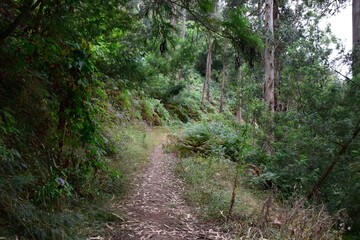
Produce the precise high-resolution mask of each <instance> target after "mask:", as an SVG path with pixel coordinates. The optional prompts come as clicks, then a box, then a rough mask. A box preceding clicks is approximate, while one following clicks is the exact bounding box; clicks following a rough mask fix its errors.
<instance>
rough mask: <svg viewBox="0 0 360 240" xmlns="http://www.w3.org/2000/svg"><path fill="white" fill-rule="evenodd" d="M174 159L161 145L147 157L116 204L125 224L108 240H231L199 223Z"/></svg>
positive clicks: (213, 228)
mask: <svg viewBox="0 0 360 240" xmlns="http://www.w3.org/2000/svg"><path fill="white" fill-rule="evenodd" d="M175 164H176V157H175V156H174V155H173V154H167V153H164V152H163V149H162V145H159V146H157V147H156V148H155V150H154V151H153V153H152V154H151V156H150V162H149V165H148V167H147V168H146V169H145V171H143V176H140V177H139V178H138V179H136V180H135V182H136V184H135V189H134V190H133V192H132V193H130V195H129V196H128V197H127V199H125V200H124V201H122V202H121V203H117V206H113V207H116V208H120V209H121V210H122V211H123V212H124V213H125V216H123V218H124V221H123V222H122V223H121V224H120V225H118V226H114V227H113V230H112V231H111V232H110V233H109V235H108V239H122V240H128V239H139V240H143V239H156V240H173V239H174V240H183V239H189V240H190V239H191V240H193V239H224V240H225V239H226V240H228V239H234V237H232V236H231V235H230V234H229V233H224V232H222V231H221V230H220V228H219V227H216V226H212V225H209V224H203V223H201V222H200V221H199V220H198V219H196V217H195V216H194V210H192V209H191V207H189V206H187V205H186V203H185V201H184V200H183V198H182V193H183V185H184V184H183V183H182V182H181V180H180V179H178V178H177V177H176V176H175V174H174V166H175Z"/></svg>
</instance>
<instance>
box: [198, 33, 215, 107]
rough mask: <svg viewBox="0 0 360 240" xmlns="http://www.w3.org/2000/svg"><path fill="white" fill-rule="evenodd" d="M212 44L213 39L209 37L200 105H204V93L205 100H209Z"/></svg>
mask: <svg viewBox="0 0 360 240" xmlns="http://www.w3.org/2000/svg"><path fill="white" fill-rule="evenodd" d="M212 46H213V40H211V39H210V41H209V46H208V53H207V58H206V72H205V80H204V85H203V91H202V97H201V107H203V106H204V102H205V95H206V100H207V101H210V77H211V65H212Z"/></svg>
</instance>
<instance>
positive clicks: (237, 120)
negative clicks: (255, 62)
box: [236, 67, 242, 123]
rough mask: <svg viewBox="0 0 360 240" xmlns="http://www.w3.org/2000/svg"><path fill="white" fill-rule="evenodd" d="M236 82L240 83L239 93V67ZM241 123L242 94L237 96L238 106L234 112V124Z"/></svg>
mask: <svg viewBox="0 0 360 240" xmlns="http://www.w3.org/2000/svg"><path fill="white" fill-rule="evenodd" d="M237 81H238V83H240V91H241V86H242V84H241V67H238V74H237ZM241 121H242V93H241V92H240V94H239V105H238V108H237V110H236V122H237V123H241Z"/></svg>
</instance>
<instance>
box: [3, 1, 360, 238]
mask: <svg viewBox="0 0 360 240" xmlns="http://www.w3.org/2000/svg"><path fill="white" fill-rule="evenodd" d="M348 3H349V1H346V0H336V1H333V0H331V1H330V0H308V1H305V0H303V1H299V0H298V1H287V0H247V1H245V0H221V1H220V0H219V1H215V0H132V1H125V0H116V1H115V0H108V1H100V0H89V1H72V0H36V1H34V0H3V1H1V2H0V96H1V98H0V194H1V198H0V237H1V234H2V233H4V234H5V235H9V236H13V235H18V236H25V237H26V238H32V239H56V237H54V236H64V234H65V233H64V231H65V230H63V229H65V228H66V229H68V230H66V234H65V235H66V236H68V238H69V239H73V237H72V236H74V235H76V234H77V232H76V231H75V230H71V229H73V228H74V226H77V225H78V224H79V223H80V222H83V220H81V217H79V215H77V214H76V213H74V212H73V211H71V210H69V211H68V213H67V212H66V211H64V209H71V206H81V204H84V203H85V205H86V203H89V204H90V203H91V202H92V201H95V199H97V198H99V196H101V195H105V194H111V193H112V191H113V190H114V188H115V187H114V186H116V181H117V180H116V179H118V178H121V175H122V174H123V173H122V171H123V170H122V169H114V168H113V167H112V164H111V162H112V157H111V156H112V154H113V152H114V151H115V150H114V148H115V147H114V146H117V145H114V144H115V142H126V141H127V140H126V138H125V137H120V139H115V138H114V136H113V135H112V131H111V129H112V127H114V126H115V125H126V124H136V123H139V122H145V123H146V124H147V125H149V126H160V125H172V126H181V128H185V129H187V130H186V131H185V132H186V134H187V135H186V137H185V138H184V139H182V140H181V141H182V142H181V141H180V143H179V146H180V147H179V148H180V149H181V150H180V151H183V152H184V153H185V154H190V153H192V154H202V155H204V156H212V157H215V158H217V159H227V160H229V161H232V162H235V163H236V164H237V165H239V166H243V168H246V166H255V167H256V169H258V170H259V173H258V175H257V176H254V178H255V179H256V181H257V183H258V185H259V186H262V187H264V186H265V185H266V186H265V188H271V187H270V186H269V185H271V186H272V187H273V188H275V187H276V189H277V190H278V193H279V195H281V197H282V198H284V199H287V198H290V197H291V196H293V194H294V192H296V193H297V194H299V196H304V197H306V198H307V199H308V203H307V204H316V203H324V204H325V206H326V208H327V210H328V211H329V212H330V213H333V214H335V213H336V212H338V211H339V210H342V209H346V212H347V215H348V218H347V219H348V220H347V222H346V224H347V225H346V226H349V231H348V232H350V234H353V235H357V234H359V233H360V140H359V136H358V135H359V133H360V114H359V113H360V91H359V88H360V75H359V71H360V70H359V69H360V67H359V60H358V59H359V58H358V55H359V54H358V52H359V49H358V48H359V42H360V40H359V39H360V32H359V29H360V17H359V16H360V3H359V1H355V0H353V2H352V7H353V50H352V52H350V53H346V52H344V51H341V50H342V44H341V42H340V41H339V40H338V39H337V38H336V36H334V35H333V34H332V33H331V30H330V28H326V29H325V30H323V29H321V28H320V27H319V22H320V21H321V19H323V18H324V17H326V16H330V15H332V14H335V13H336V12H337V11H339V10H340V9H341V8H342V7H343V6H344V5H345V4H348ZM344 24H350V23H344ZM334 46H335V47H336V49H337V50H338V51H339V52H340V55H339V56H338V57H337V58H336V59H335V60H333V59H331V58H330V56H331V54H332V52H333V51H334V49H332V48H333V47H334ZM334 61H337V62H334ZM339 62H342V64H346V65H347V66H348V68H349V69H351V70H352V74H351V76H350V77H349V76H345V77H344V76H341V75H339V71H338V69H336V67H335V66H337V63H339ZM189 126H190V127H189ZM124 136H125V135H124ZM181 147H184V148H181ZM239 169H240V168H239ZM124 171H125V170H124ZM19 229H21V230H19ZM59 239H60V238H59Z"/></svg>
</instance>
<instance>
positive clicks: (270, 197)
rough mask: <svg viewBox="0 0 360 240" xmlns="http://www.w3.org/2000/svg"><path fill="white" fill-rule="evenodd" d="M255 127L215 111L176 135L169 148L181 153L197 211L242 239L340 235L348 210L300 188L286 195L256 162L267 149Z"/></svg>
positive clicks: (182, 174) (182, 168)
mask: <svg viewBox="0 0 360 240" xmlns="http://www.w3.org/2000/svg"><path fill="white" fill-rule="evenodd" d="M219 119H220V121H219ZM249 128H250V129H249ZM251 128H252V127H251V126H245V125H242V126H240V125H236V124H234V123H232V122H231V119H230V120H229V119H226V118H225V117H221V116H211V117H210V118H208V119H204V120H203V121H202V122H199V123H194V124H189V125H187V126H186V128H185V129H184V131H183V133H181V134H178V135H176V136H174V137H173V142H172V144H171V145H170V148H171V149H172V150H173V151H175V152H177V153H178V155H179V156H180V157H181V161H179V164H178V166H177V172H178V174H179V175H180V177H182V178H183V179H184V180H185V183H186V187H187V188H186V189H187V190H186V198H187V200H188V202H189V203H192V204H194V205H195V206H196V207H197V209H198V215H199V216H201V217H202V218H205V219H207V220H212V221H214V220H216V221H218V222H220V223H222V224H223V227H224V228H226V229H228V230H232V231H233V232H236V234H237V236H239V238H240V239H295V240H305V239H342V234H343V233H344V232H345V230H346V229H345V227H344V226H345V222H346V221H347V220H348V219H347V216H346V213H345V212H343V211H339V212H338V213H336V214H330V213H328V211H327V210H326V208H325V207H324V206H322V205H312V204H311V203H309V202H307V201H305V200H304V199H303V198H302V196H301V193H297V194H294V195H293V196H292V197H290V198H289V197H287V198H283V195H282V194H281V192H280V191H277V189H276V185H275V184H274V183H273V182H271V180H272V176H268V175H269V173H267V172H265V171H262V169H260V168H259V167H258V166H256V165H255V164H253V163H254V162H255V163H256V162H257V161H256V159H257V158H259V156H261V155H262V156H264V158H265V159H266V154H264V153H263V152H261V148H260V147H259V146H258V145H257V144H258V142H257V140H256V139H255V137H254V136H256V134H258V133H257V131H258V130H257V129H256V127H255V128H252V129H251ZM249 133H251V134H249ZM257 136H259V134H258V135H257ZM260 136H261V133H260ZM257 151H259V153H256V152H257ZM262 161H264V160H262ZM268 183H270V184H268ZM295 192H296V191H295Z"/></svg>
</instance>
